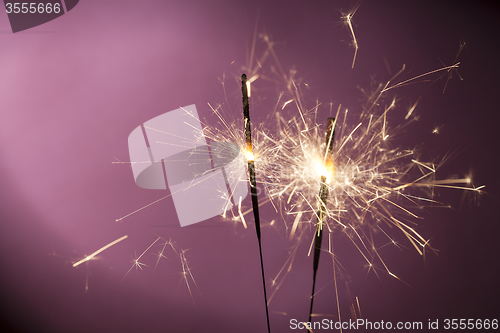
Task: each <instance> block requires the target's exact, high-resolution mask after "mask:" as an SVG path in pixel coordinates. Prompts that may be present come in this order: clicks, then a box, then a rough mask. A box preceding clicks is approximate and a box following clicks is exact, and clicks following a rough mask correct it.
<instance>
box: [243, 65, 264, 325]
mask: <svg viewBox="0 0 500 333" xmlns="http://www.w3.org/2000/svg"><path fill="white" fill-rule="evenodd" d="M241 92H242V93H243V117H244V121H245V141H246V151H245V156H246V157H247V160H248V174H249V178H250V191H251V194H252V208H253V209H252V210H253V216H254V218H255V231H256V232H257V239H258V241H259V254H260V268H261V271H262V285H263V288H264V301H265V304H266V318H267V330H268V332H271V327H270V325H269V310H268V306H267V292H266V279H265V275H264V262H263V260H262V240H261V237H260V217H259V201H258V199H257V180H256V178H255V157H254V155H253V147H252V132H251V128H250V106H249V103H248V86H247V76H246V74H243V75H242V76H241ZM240 214H241V213H240ZM243 221H244V219H243V218H242V222H243Z"/></svg>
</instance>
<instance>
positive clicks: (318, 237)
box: [309, 118, 335, 322]
mask: <svg viewBox="0 0 500 333" xmlns="http://www.w3.org/2000/svg"><path fill="white" fill-rule="evenodd" d="M334 134H335V118H328V126H327V129H326V139H325V157H324V168H323V169H324V170H328V172H331V171H332V170H333V165H332V150H333V135H334ZM326 179H327V176H326V175H321V187H320V189H319V195H318V196H319V210H318V222H317V223H316V232H315V236H314V264H313V286H312V292H311V307H310V309H309V322H311V316H312V310H313V301H314V289H315V287H316V273H317V272H318V264H319V255H320V254H321V241H322V239H323V222H324V221H325V216H326V200H327V198H328V185H327V184H326Z"/></svg>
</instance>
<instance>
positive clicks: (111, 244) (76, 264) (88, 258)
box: [73, 235, 128, 267]
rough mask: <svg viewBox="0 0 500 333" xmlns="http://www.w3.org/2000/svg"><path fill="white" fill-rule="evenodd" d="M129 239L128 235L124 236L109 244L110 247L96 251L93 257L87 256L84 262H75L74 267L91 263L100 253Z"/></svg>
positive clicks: (106, 246)
mask: <svg viewBox="0 0 500 333" xmlns="http://www.w3.org/2000/svg"><path fill="white" fill-rule="evenodd" d="M127 237H128V236H127V235H125V236H123V237H120V238H118V239H117V240H114V241H112V242H111V243H109V244H108V245H105V246H103V247H101V248H100V249H99V250H97V251H95V252H94V253H92V254H91V255H89V256H86V257H85V258H83V259H82V260H80V261H77V262H75V263H74V264H73V267H76V266H78V265H80V264H83V263H84V262H87V261H89V260H92V258H94V257H95V256H96V255H98V254H99V253H101V252H102V251H104V250H106V249H108V248H110V247H111V246H113V245H115V244H116V243H119V242H121V241H122V240H124V239H126V238H127Z"/></svg>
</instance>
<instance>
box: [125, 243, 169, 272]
mask: <svg viewBox="0 0 500 333" xmlns="http://www.w3.org/2000/svg"><path fill="white" fill-rule="evenodd" d="M160 239H161V237H158V238H157V239H156V240H155V241H154V242H153V243H151V245H149V246H148V247H147V248H146V249H145V250H144V252H142V253H141V255H140V256H139V257H137V258H136V259H134V260H132V263H133V264H132V266H131V267H130V269H129V270H128V271H127V273H125V276H124V277H123V278H122V281H123V280H124V279H125V278H126V277H127V275H128V273H130V271H131V270H132V269H133V268H134V267H135V268H136V269H140V270H141V271H142V267H143V266H148V265H146V264H145V263H142V262H140V261H139V260H141V258H142V256H143V255H144V254H145V253H146V252H148V250H149V249H150V248H151V247H153V245H155V244H156V242H157V241H159V240H160Z"/></svg>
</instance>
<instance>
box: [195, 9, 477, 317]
mask: <svg viewBox="0 0 500 333" xmlns="http://www.w3.org/2000/svg"><path fill="white" fill-rule="evenodd" d="M349 17H352V15H351V16H349ZM349 23H350V21H349ZM350 27H351V32H352V35H353V38H354V32H353V31H352V26H351V25H350ZM260 38H261V39H262V41H263V42H264V45H265V46H266V47H265V51H264V52H263V53H262V54H263V55H262V56H261V57H260V58H258V59H257V60H256V61H255V62H256V64H253V61H254V60H253V59H254V58H255V56H254V54H255V48H256V46H255V44H256V42H255V40H256V39H255V38H254V42H253V47H252V50H253V51H252V52H251V56H250V60H249V64H248V65H247V66H246V67H244V68H243V70H244V71H247V72H249V73H250V75H249V77H250V79H249V82H255V81H256V83H254V87H253V88H254V90H255V91H258V89H259V81H260V82H272V83H273V84H274V85H275V87H276V84H277V85H278V86H279V87H281V90H282V92H281V93H280V94H279V95H278V96H277V97H276V104H275V106H274V108H273V109H271V110H264V111H263V110H258V111H255V112H256V113H257V112H263V113H266V114H269V116H268V119H266V121H265V122H263V123H261V124H256V123H255V122H254V123H253V126H255V127H256V130H254V133H255V134H254V154H255V163H256V170H257V173H258V175H257V179H258V180H259V181H260V187H261V189H263V190H264V191H265V194H266V196H267V200H265V201H264V200H263V202H262V204H265V203H267V202H271V204H272V205H273V207H274V209H275V210H276V212H278V213H279V214H280V216H281V220H282V225H283V226H284V228H285V230H286V232H287V237H288V238H289V240H290V241H291V243H292V244H293V246H292V249H291V250H290V255H289V258H288V259H287V261H286V262H285V264H284V265H283V267H282V268H281V270H280V271H279V272H278V274H277V275H276V276H275V277H274V279H272V285H273V287H274V290H273V293H272V295H271V296H270V298H269V300H268V302H270V301H271V300H272V298H273V297H274V295H275V293H276V292H277V291H278V289H279V287H280V286H281V284H282V282H283V280H284V278H285V276H286V275H287V273H288V272H290V270H291V267H292V265H293V262H294V258H295V256H296V254H297V249H298V247H299V244H301V243H302V242H303V241H307V242H310V246H309V254H310V253H311V250H312V248H313V242H314V236H313V235H314V230H317V229H318V226H317V225H316V224H317V223H321V224H322V225H321V226H319V227H320V228H322V229H323V230H324V231H325V232H326V233H327V235H328V241H327V242H323V244H324V245H323V248H322V250H323V251H325V252H328V253H329V254H330V256H331V258H332V260H333V266H334V269H333V272H334V275H336V274H339V273H341V271H342V270H343V268H342V265H341V264H340V262H339V261H338V260H337V259H338V258H337V257H336V256H335V255H334V253H335V251H334V246H333V242H332V239H333V237H334V236H338V235H343V236H345V237H347V238H348V239H349V240H350V241H351V242H352V244H353V245H354V247H355V248H356V249H357V251H358V252H359V254H360V255H361V256H362V258H363V260H364V261H366V266H367V267H368V271H373V272H374V273H375V274H377V276H378V275H379V272H380V270H378V269H377V268H382V270H383V271H385V272H386V273H387V274H389V275H390V276H392V277H393V278H396V279H398V280H401V279H400V278H399V277H398V276H397V275H396V274H395V273H393V271H392V270H391V269H390V268H389V267H388V266H387V265H386V263H385V262H384V260H383V258H382V257H381V255H380V254H379V253H378V251H377V249H379V248H380V247H382V246H383V244H387V243H389V244H393V245H394V246H396V247H400V246H405V243H406V245H408V244H411V246H412V247H413V248H414V249H415V250H416V251H417V252H418V253H419V254H420V255H423V254H425V252H426V251H428V250H431V251H435V250H434V249H433V248H432V246H431V244H430V243H429V240H428V239H427V238H425V237H424V236H422V235H420V234H419V232H417V230H416V229H417V228H416V227H417V226H418V220H419V219H420V217H419V215H418V214H417V211H420V210H421V208H424V207H426V206H431V205H443V204H444V203H441V202H438V201H436V200H435V199H434V191H435V188H437V187H446V188H452V189H459V190H465V191H471V192H475V194H479V193H480V192H481V189H482V188H484V186H480V187H474V185H473V183H472V180H471V179H470V178H463V179H439V178H438V177H437V175H436V173H437V170H438V169H439V167H440V166H441V165H442V164H443V163H444V162H445V161H446V159H447V158H446V157H445V158H443V159H442V161H441V162H440V163H437V164H435V163H433V162H427V161H422V160H420V159H419V158H418V156H419V154H418V150H416V149H403V148H401V147H398V146H396V145H395V144H394V141H395V140H394V139H396V138H398V137H401V135H402V132H403V131H402V129H403V128H405V127H406V126H407V125H409V124H410V123H411V122H413V120H414V119H415V118H414V117H411V116H412V113H413V112H414V110H415V108H416V106H417V104H418V101H417V102H416V103H415V104H414V105H413V106H412V107H410V108H409V110H408V111H407V112H401V110H399V112H397V111H398V109H399V107H398V103H397V102H396V98H395V97H393V96H390V95H391V93H392V92H393V90H395V89H397V88H399V87H402V86H406V85H409V84H413V83H417V82H420V81H422V80H423V78H425V79H427V78H428V77H431V78H432V75H434V76H436V75H441V74H442V75H446V74H448V75H450V73H451V72H453V71H456V70H457V69H458V66H459V63H458V62H456V63H455V64H454V65H452V66H446V67H442V68H438V69H435V70H432V71H429V72H426V73H423V74H421V75H418V76H415V77H413V78H410V79H406V80H400V81H398V80H397V79H398V77H399V76H401V74H402V73H404V70H405V68H404V67H403V69H401V71H400V72H399V73H398V74H396V75H395V76H394V77H393V78H392V79H391V80H390V81H388V82H386V83H385V84H378V85H375V88H374V89H372V90H371V91H369V92H366V91H365V94H366V96H367V101H366V103H365V104H364V105H363V106H361V107H360V108H359V109H358V110H354V111H353V110H348V109H347V108H342V106H341V105H338V106H337V105H335V106H334V105H333V104H330V105H328V106H326V108H327V109H329V113H330V114H329V116H334V117H335V119H336V120H335V121H336V129H335V140H334V144H333V149H332V158H331V160H332V163H327V160H328V159H327V158H326V156H325V140H324V138H325V129H326V117H324V118H320V114H324V113H325V112H320V111H319V110H320V109H321V108H323V111H324V109H325V106H321V105H320V103H319V102H317V101H316V102H315V103H313V104H312V105H309V106H308V105H306V102H305V100H306V99H305V98H304V95H303V94H302V90H303V89H304V88H305V87H307V84H306V83H304V82H301V80H298V79H297V78H296V72H295V71H294V70H290V71H289V72H288V73H285V72H284V71H283V69H282V67H281V64H280V63H279V61H278V58H277V56H276V53H275V52H274V49H273V43H272V42H271V40H270V38H269V37H268V36H266V35H261V36H260ZM462 47H463V46H462V45H461V47H460V50H461V49H462ZM356 50H357V43H356ZM270 55H271V57H269V56H270ZM268 58H272V59H273V60H274V63H273V64H272V65H271V66H270V71H269V72H271V73H272V74H271V75H268V76H266V75H265V74H264V73H263V72H264V70H263V68H264V67H265V66H264V65H263V64H264V63H265V62H266V60H268ZM353 65H354V59H353ZM434 79H435V77H434ZM446 83H447V82H446ZM262 86H264V84H263V85H262ZM254 94H258V93H257V92H255V93H254ZM255 98H257V97H255ZM228 104H229V103H228ZM212 110H213V111H214V113H215V114H217V115H218V117H219V118H220V119H221V122H222V123H223V124H224V130H222V131H219V130H217V129H213V128H205V131H204V132H205V133H204V134H205V135H206V136H208V137H212V139H213V140H216V141H220V140H221V139H222V138H225V139H227V140H233V141H234V140H236V142H238V143H239V144H240V147H242V148H241V149H242V150H243V151H245V145H244V142H243V140H242V138H243V135H242V134H241V128H242V126H241V125H240V124H237V125H232V124H229V123H228V122H226V121H225V120H224V115H223V112H222V108H221V107H217V108H212ZM398 114H399V116H401V114H402V115H403V116H401V117H400V118H401V119H398V118H397V117H398ZM389 119H395V120H396V122H397V123H398V124H397V125H395V126H393V125H392V124H391V123H390V121H389ZM269 124H273V125H272V126H269ZM252 158H253V156H252ZM322 177H325V178H326V181H325V184H326V185H327V187H328V192H329V198H328V201H327V203H326V218H325V219H324V220H323V221H322V219H319V218H318V211H319V205H320V198H319V196H318V192H319V189H320V185H321V181H320V179H321V178H322ZM245 181H246V180H245ZM249 211H250V210H248V211H246V212H244V213H242V211H241V205H240V208H239V214H233V220H236V221H237V220H241V222H242V223H243V224H244V225H245V226H246V223H245V221H244V217H243V215H246V214H247V213H248V212H249ZM267 222H269V221H267ZM323 223H324V225H323ZM271 224H274V220H273V221H272V222H271ZM398 235H399V236H398ZM325 243H326V244H325ZM264 256H265V254H264ZM334 280H335V289H336V290H337V280H336V276H334ZM401 281H402V280H401ZM403 282H404V281H403ZM337 302H338V298H337ZM354 303H357V304H358V306H357V307H358V313H359V311H360V310H359V302H358V301H357V300H356V301H354V300H353V301H352V304H351V305H352V307H353V308H354ZM338 309H339V314H338V315H339V317H340V305H339V304H338Z"/></svg>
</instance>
